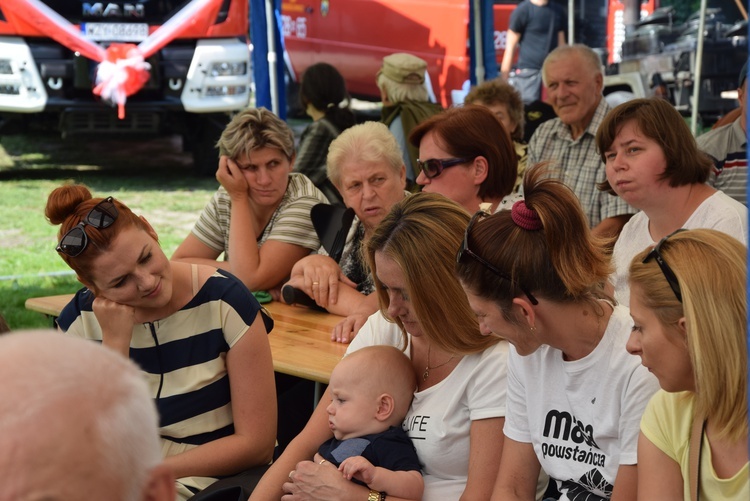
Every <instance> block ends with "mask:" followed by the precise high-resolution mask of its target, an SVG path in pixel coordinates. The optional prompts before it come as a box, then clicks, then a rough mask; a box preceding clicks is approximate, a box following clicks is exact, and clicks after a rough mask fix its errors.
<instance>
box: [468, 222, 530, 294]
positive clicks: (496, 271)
mask: <svg viewBox="0 0 750 501" xmlns="http://www.w3.org/2000/svg"><path fill="white" fill-rule="evenodd" d="M487 215H488V214H487V213H486V212H484V211H479V212H477V213H476V214H474V215H473V216H472V218H471V220H470V221H469V226H467V227H466V231H465V232H464V241H463V243H462V244H461V247H460V248H459V249H458V254H456V263H457V264H460V263H466V258H467V256H468V257H470V258H472V259H474V260H476V261H477V262H479V264H481V265H482V266H484V267H485V268H487V269H488V270H490V271H491V272H492V273H494V274H495V275H497V276H498V277H500V278H502V279H503V280H507V281H508V282H510V283H512V284H513V285H516V286H517V287H518V288H519V289H521V292H523V293H524V294H525V295H526V297H527V298H529V301H531V304H539V301H538V300H537V298H535V297H534V296H533V294H531V292H529V291H528V289H526V287H524V286H523V285H521V284H519V283H518V282H516V281H515V280H513V279H512V278H510V276H509V275H508V274H506V273H503V272H502V271H500V270H499V269H497V267H496V266H495V265H493V264H492V263H490V262H489V261H487V260H486V259H484V258H483V257H482V256H480V255H479V254H477V253H476V252H474V251H472V250H471V249H469V234H470V233H471V228H472V227H473V226H474V223H475V222H476V221H477V220H479V219H481V218H482V217H484V216H487Z"/></svg>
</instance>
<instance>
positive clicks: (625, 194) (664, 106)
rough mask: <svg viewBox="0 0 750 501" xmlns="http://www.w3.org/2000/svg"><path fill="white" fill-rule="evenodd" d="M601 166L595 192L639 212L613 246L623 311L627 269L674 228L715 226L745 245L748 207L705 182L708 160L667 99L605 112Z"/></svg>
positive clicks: (600, 138)
mask: <svg viewBox="0 0 750 501" xmlns="http://www.w3.org/2000/svg"><path fill="white" fill-rule="evenodd" d="M596 144H597V148H598V150H599V152H600V154H601V157H602V161H603V162H604V163H605V164H606V172H607V181H605V182H604V183H602V185H601V186H600V189H603V190H605V191H609V192H610V193H613V194H617V195H618V196H620V197H622V198H623V199H624V200H625V201H626V202H627V203H629V204H630V205H632V206H633V207H635V208H636V209H640V211H641V212H639V213H637V214H635V215H634V216H633V217H632V218H631V219H630V221H628V222H627V224H625V226H624V227H623V229H622V232H621V233H620V237H619V238H618V240H617V243H616V244H615V248H614V254H613V259H614V262H615V272H614V274H613V275H612V277H611V282H612V285H613V286H614V289H615V298H616V299H617V301H618V302H619V303H621V304H624V305H625V306H627V305H628V301H629V297H630V291H629V288H628V267H629V266H630V261H631V260H632V259H633V256H635V255H636V254H637V253H638V252H640V251H642V250H643V249H645V248H646V247H652V246H653V245H654V244H655V243H656V242H658V241H659V240H660V239H661V238H663V237H664V236H666V235H668V234H670V233H671V232H673V231H675V230H676V229H678V228H714V229H717V230H720V231H723V232H724V233H726V234H728V235H731V236H733V237H734V238H736V239H738V240H739V241H740V242H742V243H745V244H747V229H748V227H747V208H746V207H745V206H744V205H742V204H741V203H740V202H738V201H736V200H734V199H733V198H731V197H729V196H728V195H726V194H725V193H724V192H721V191H717V190H716V189H714V188H712V187H711V186H709V185H708V184H706V180H707V179H708V175H709V172H710V170H711V168H712V162H711V159H710V158H709V157H708V156H707V155H705V154H704V153H702V152H701V151H700V150H698V147H697V145H696V143H695V139H694V138H693V135H692V133H691V132H690V129H689V128H688V126H687V123H686V122H685V120H684V119H683V118H682V115H680V113H679V112H678V111H677V110H675V108H674V106H672V105H671V104H670V103H669V102H668V101H665V100H663V99H658V98H651V99H634V100H632V101H628V102H627V103H623V104H621V105H619V106H617V107H616V108H614V109H613V110H612V111H610V112H609V113H607V116H606V117H605V118H604V121H603V122H602V124H601V126H600V127H599V129H598V131H597V133H596Z"/></svg>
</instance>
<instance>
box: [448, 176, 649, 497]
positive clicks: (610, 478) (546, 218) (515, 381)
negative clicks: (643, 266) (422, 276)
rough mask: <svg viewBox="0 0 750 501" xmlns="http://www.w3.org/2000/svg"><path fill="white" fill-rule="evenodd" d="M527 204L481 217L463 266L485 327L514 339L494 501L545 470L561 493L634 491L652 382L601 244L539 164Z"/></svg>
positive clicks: (462, 252) (460, 260) (529, 488)
mask: <svg viewBox="0 0 750 501" xmlns="http://www.w3.org/2000/svg"><path fill="white" fill-rule="evenodd" d="M523 190H524V194H525V201H517V202H515V203H514V205H513V207H512V209H511V210H509V211H500V212H498V213H495V214H493V215H487V214H484V213H481V212H480V213H478V214H476V215H475V216H474V217H473V218H472V220H471V222H470V223H469V225H468V227H467V228H466V234H465V237H464V240H463V244H462V245H461V247H460V249H459V252H458V255H457V258H456V260H457V264H456V271H457V274H458V277H459V280H460V281H461V283H462V285H463V288H464V290H465V292H466V295H467V297H468V298H469V304H470V305H471V308H472V310H473V311H474V313H475V314H476V316H477V318H478V319H479V325H480V328H481V331H482V333H483V334H484V335H486V336H488V337H502V338H504V339H507V340H508V342H509V343H510V344H511V349H510V355H509V360H508V408H507V413H506V418H505V427H504V430H503V431H504V433H505V441H504V444H503V458H502V463H501V465H500V472H499V475H498V481H497V484H496V485H495V490H494V493H493V495H492V499H493V500H517V499H527V500H528V499H531V498H532V497H533V495H534V486H535V481H536V478H537V475H538V474H539V471H540V468H541V469H543V470H544V471H545V472H547V474H549V476H550V477H551V478H552V479H553V480H554V481H555V484H556V487H557V489H558V490H559V492H560V495H561V496H562V497H560V499H584V498H585V499H588V500H604V499H613V500H634V499H635V497H636V485H637V475H638V470H640V468H638V469H637V457H636V445H637V441H638V425H639V423H640V419H641V415H642V413H643V410H644V408H645V406H646V404H647V402H648V400H649V398H651V395H653V394H654V392H655V391H656V390H657V389H658V383H657V381H656V379H655V378H654V377H653V376H651V375H650V374H649V373H648V371H646V370H645V368H644V367H642V366H641V365H640V364H638V363H637V361H636V362H635V363H634V361H633V357H630V356H628V353H627V351H626V350H625V344H626V342H627V339H628V336H629V334H630V328H631V326H632V322H631V320H630V316H629V315H628V310H627V308H625V307H622V306H615V305H614V303H613V301H612V298H611V297H609V296H608V295H607V294H606V293H605V292H604V288H603V284H604V282H605V281H606V280H607V277H608V275H609V273H610V264H609V259H608V255H607V252H606V242H605V241H603V240H601V239H599V238H597V237H594V236H593V235H592V234H591V231H590V230H589V227H588V223H587V221H586V216H585V215H584V213H583V210H582V209H581V206H580V203H579V202H578V199H577V198H576V196H575V194H574V193H573V192H572V191H571V190H570V189H569V188H568V187H566V186H565V185H564V184H562V182H560V181H559V180H557V179H553V178H549V177H548V175H547V171H546V169H545V168H544V166H542V165H537V166H535V167H533V168H531V169H530V170H529V171H528V172H527V173H526V177H525V179H524V185H523Z"/></svg>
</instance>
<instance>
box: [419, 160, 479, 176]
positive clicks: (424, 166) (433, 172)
mask: <svg viewBox="0 0 750 501" xmlns="http://www.w3.org/2000/svg"><path fill="white" fill-rule="evenodd" d="M468 162H471V158H428V159H427V160H420V159H417V167H419V169H420V170H421V171H422V172H424V175H425V176H427V178H428V179H433V178H436V177H438V176H439V175H440V174H442V173H443V170H444V169H447V168H448V167H454V166H456V165H461V164H465V163H468Z"/></svg>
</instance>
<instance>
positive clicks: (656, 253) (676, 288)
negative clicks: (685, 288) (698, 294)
mask: <svg viewBox="0 0 750 501" xmlns="http://www.w3.org/2000/svg"><path fill="white" fill-rule="evenodd" d="M681 231H685V228H680V229H679V230H675V231H673V232H672V233H670V234H669V235H667V236H666V237H664V238H662V239H661V240H659V243H658V244H656V245H655V246H654V248H653V249H651V252H649V253H648V254H646V257H644V258H643V261H642V263H643V264H646V263H648V262H649V261H651V259H652V258H653V259H654V260H655V261H656V264H658V265H659V268H660V269H661V272H662V274H663V275H664V278H666V279H667V283H668V284H669V287H671V288H672V292H674V295H675V296H677V300H678V301H679V302H680V303H681V302H682V291H681V290H680V282H679V281H678V280H677V275H675V274H674V271H672V268H670V267H669V265H668V264H667V262H666V261H664V256H662V255H661V246H662V244H664V242H666V241H667V239H668V238H669V237H671V236H673V235H675V234H677V233H680V232H681Z"/></svg>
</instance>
